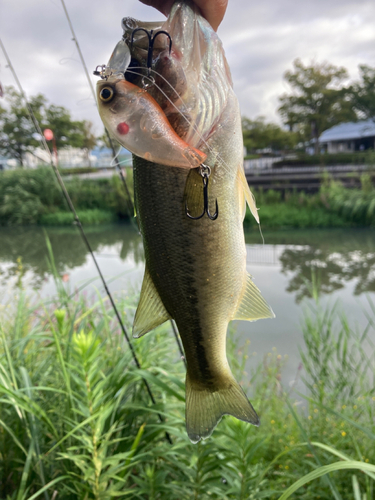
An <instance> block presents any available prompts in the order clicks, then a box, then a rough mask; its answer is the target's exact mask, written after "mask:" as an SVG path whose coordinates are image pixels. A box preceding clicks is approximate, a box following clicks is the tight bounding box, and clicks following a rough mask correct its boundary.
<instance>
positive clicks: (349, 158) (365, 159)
mask: <svg viewBox="0 0 375 500" xmlns="http://www.w3.org/2000/svg"><path fill="white" fill-rule="evenodd" d="M371 158H372V157H371V150H370V151H369V152H367V151H363V152H354V153H323V154H320V155H308V154H304V153H299V154H298V156H297V158H293V159H283V160H280V161H278V162H276V163H274V164H273V167H276V168H277V167H300V166H304V165H306V166H309V165H321V166H326V165H371V164H372V163H373V161H372V159H371Z"/></svg>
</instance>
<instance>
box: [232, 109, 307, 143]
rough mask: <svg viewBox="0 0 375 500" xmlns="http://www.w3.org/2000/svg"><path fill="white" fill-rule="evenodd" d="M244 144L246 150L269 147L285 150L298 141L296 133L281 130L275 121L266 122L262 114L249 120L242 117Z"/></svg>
mask: <svg viewBox="0 0 375 500" xmlns="http://www.w3.org/2000/svg"><path fill="white" fill-rule="evenodd" d="M242 133H243V138H244V146H245V147H246V149H247V150H248V151H252V150H253V151H255V150H256V149H265V148H270V149H272V150H285V149H291V148H293V147H294V146H295V145H296V144H297V142H298V135H297V134H296V133H294V132H289V131H287V130H283V129H282V128H281V127H279V125H276V124H275V123H266V121H265V118H264V117H263V116H259V117H258V118H255V120H250V119H249V118H246V117H243V118H242Z"/></svg>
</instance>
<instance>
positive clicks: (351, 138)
mask: <svg viewBox="0 0 375 500" xmlns="http://www.w3.org/2000/svg"><path fill="white" fill-rule="evenodd" d="M319 143H320V146H321V148H322V149H324V150H325V151H327V153H350V152H353V151H364V150H365V149H375V121H373V120H365V121H363V120H362V121H359V122H349V123H340V124H339V125H336V126H334V127H332V128H329V129H328V130H325V131H324V132H323V133H322V135H321V136H320V138H319Z"/></svg>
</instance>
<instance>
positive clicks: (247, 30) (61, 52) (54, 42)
mask: <svg viewBox="0 0 375 500" xmlns="http://www.w3.org/2000/svg"><path fill="white" fill-rule="evenodd" d="M65 1H66V6H67V8H68V11H69V14H70V17H71V20H72V23H73V27H74V29H75V32H76V35H77V39H78V41H79V43H80V45H81V49H82V52H83V55H84V57H85V60H86V63H87V66H88V69H89V72H90V74H91V75H92V71H93V70H94V69H95V66H97V65H98V64H103V63H106V62H107V61H108V58H109V56H110V54H111V52H112V50H113V48H114V46H115V44H116V43H117V42H118V41H119V40H120V38H121V36H122V30H121V26H120V23H121V19H122V17H125V16H131V17H135V18H137V19H141V20H143V21H146V20H148V21H151V20H160V19H163V15H162V14H159V13H158V12H157V11H156V10H154V9H153V8H151V7H146V6H144V5H143V4H141V3H140V2H138V1H137V0H104V1H103V0H101V1H99V0H65ZM218 34H219V36H220V38H221V39H222V41H223V45H224V48H225V52H226V56H227V59H228V62H229V66H230V68H231V71H232V76H233V81H234V88H235V91H236V93H237V95H238V98H239V101H240V106H241V112H242V114H243V115H245V116H248V117H249V118H255V117H256V116H259V115H263V116H265V117H266V118H267V119H268V120H270V121H278V122H279V121H280V119H279V116H278V114H277V107H278V97H279V96H280V95H281V94H282V93H283V92H286V91H288V85H287V84H286V83H285V81H283V74H284V72H285V71H286V70H288V69H292V63H293V60H294V59H295V58H297V57H299V58H301V59H302V61H303V62H304V63H305V64H307V63H310V62H311V61H316V62H323V61H329V62H330V63H332V64H335V65H337V66H344V67H346V68H347V69H348V71H349V74H350V78H351V79H352V80H353V79H356V78H358V65H359V64H368V65H370V66H375V1H374V0H303V1H301V0H299V1H297V0H262V1H259V0H257V1H253V0H229V6H228V10H227V14H226V16H225V19H224V21H223V23H222V24H221V26H220V27H219V30H218ZM0 36H1V39H2V41H3V44H4V45H5V47H6V49H7V51H8V54H9V57H10V59H11V61H12V63H13V66H14V67H15V69H16V72H17V73H18V76H19V78H20V80H21V83H22V85H23V87H24V89H25V91H26V93H27V95H34V94H36V93H39V92H41V93H43V94H45V96H46V97H47V98H48V100H49V101H50V102H51V103H54V104H58V105H62V106H65V107H67V108H69V109H70V111H71V113H72V115H73V117H74V118H76V119H89V120H91V121H93V122H94V124H95V129H96V132H97V133H101V132H102V125H101V121H100V118H99V115H98V113H97V111H96V108H95V105H94V101H93V98H92V96H91V92H90V89H89V86H88V83H87V80H86V77H85V74H84V72H83V69H82V66H81V63H80V61H79V57H78V54H77V51H76V48H75V45H74V43H73V41H72V36H71V33H70V30H69V26H68V23H67V20H66V18H65V15H64V11H63V8H62V5H61V3H60V0H1V3H0ZM0 81H1V83H2V85H3V86H4V85H14V80H13V77H12V74H11V72H10V70H9V69H8V68H7V67H6V61H5V58H4V56H3V54H2V53H1V51H0ZM92 81H93V82H94V84H95V83H96V81H97V78H96V77H94V76H92Z"/></svg>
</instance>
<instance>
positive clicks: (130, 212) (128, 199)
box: [61, 0, 134, 224]
mask: <svg viewBox="0 0 375 500" xmlns="http://www.w3.org/2000/svg"><path fill="white" fill-rule="evenodd" d="M61 4H62V6H63V9H64V12H65V17H66V19H67V21H68V24H69V28H70V31H71V32H72V35H73V42H74V43H75V45H76V48H77V51H78V55H79V58H80V59H81V63H82V66H83V69H84V71H85V74H86V78H87V81H88V83H89V86H90V89H91V93H92V95H93V98H94V102H95V106H96V107H98V105H97V102H96V94H95V89H94V87H93V84H92V81H91V79H90V76H89V72H88V70H87V65H86V61H85V59H84V57H83V54H82V51H81V47H80V45H79V42H78V39H77V37H76V34H75V31H74V28H73V24H72V21H71V19H70V16H69V13H68V9H67V8H66V5H65V2H64V0H61ZM104 130H105V133H106V136H107V139H108V142H109V145H110V148H111V150H112V156H113V160H112V161H113V162H114V164H115V167H116V170H117V172H118V174H119V176H120V179H121V182H122V185H123V186H124V189H125V192H126V202H127V209H128V215H129V219H130V222H131V223H132V224H134V222H133V216H134V207H133V203H132V199H131V196H130V192H129V189H128V185H127V183H126V180H125V177H124V174H123V171H122V168H121V167H120V164H119V162H118V161H117V153H116V150H115V146H114V143H113V140H112V137H111V136H110V135H109V133H108V130H107V129H106V128H104Z"/></svg>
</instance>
